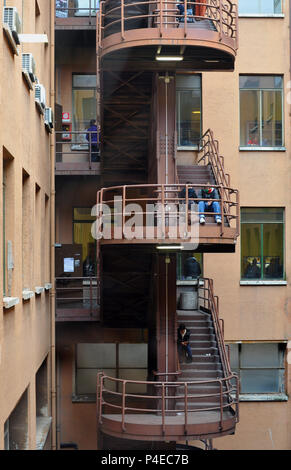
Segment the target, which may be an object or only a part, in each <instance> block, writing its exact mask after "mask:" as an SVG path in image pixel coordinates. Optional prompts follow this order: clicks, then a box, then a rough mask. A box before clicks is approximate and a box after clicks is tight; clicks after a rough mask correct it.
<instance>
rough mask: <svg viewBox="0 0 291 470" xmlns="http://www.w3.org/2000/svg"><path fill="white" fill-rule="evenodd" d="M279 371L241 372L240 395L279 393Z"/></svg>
mask: <svg viewBox="0 0 291 470" xmlns="http://www.w3.org/2000/svg"><path fill="white" fill-rule="evenodd" d="M279 372H280V371H279V370H276V369H273V370H272V369H270V370H258V369H256V370H241V374H240V380H241V393H275V392H281V389H280V385H279V376H280V373H279Z"/></svg>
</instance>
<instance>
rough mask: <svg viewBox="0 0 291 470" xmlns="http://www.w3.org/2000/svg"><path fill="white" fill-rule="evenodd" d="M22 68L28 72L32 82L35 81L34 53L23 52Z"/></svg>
mask: <svg viewBox="0 0 291 470" xmlns="http://www.w3.org/2000/svg"><path fill="white" fill-rule="evenodd" d="M22 70H23V71H24V72H26V73H28V75H29V76H30V79H31V81H32V82H35V60H34V58H33V55H32V54H30V53H25V54H22Z"/></svg>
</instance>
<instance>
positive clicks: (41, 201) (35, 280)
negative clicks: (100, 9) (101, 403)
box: [0, 0, 53, 450]
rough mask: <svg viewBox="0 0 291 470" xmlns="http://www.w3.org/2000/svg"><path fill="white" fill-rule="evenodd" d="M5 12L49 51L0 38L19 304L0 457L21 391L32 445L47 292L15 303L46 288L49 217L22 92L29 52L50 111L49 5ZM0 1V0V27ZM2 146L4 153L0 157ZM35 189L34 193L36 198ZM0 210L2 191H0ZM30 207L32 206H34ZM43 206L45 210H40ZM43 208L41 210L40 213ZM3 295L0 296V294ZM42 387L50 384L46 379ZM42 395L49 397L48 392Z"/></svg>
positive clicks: (11, 312) (35, 115) (4, 317)
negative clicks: (25, 189) (25, 180)
mask: <svg viewBox="0 0 291 470" xmlns="http://www.w3.org/2000/svg"><path fill="white" fill-rule="evenodd" d="M6 5H7V6H15V7H16V8H17V10H18V12H19V14H20V17H21V18H22V28H23V29H22V32H23V33H30V34H33V33H38V34H47V35H48V38H49V45H45V44H43V43H34V44H32V43H29V44H27V43H26V44H21V45H20V46H18V52H19V55H18V56H17V55H14V54H13V53H12V51H11V48H10V47H9V44H8V41H7V39H6V36H5V34H3V33H1V35H0V75H1V88H0V103H1V107H0V120H1V126H0V155H1V157H2V158H1V165H0V167H1V171H0V183H1V188H2V181H3V174H2V173H3V172H2V167H3V157H4V154H5V155H7V152H8V153H9V154H10V156H11V158H12V160H13V161H12V163H11V167H12V172H11V176H10V178H9V187H7V190H6V194H7V211H6V214H5V215H6V220H5V222H6V242H7V240H11V241H12V251H13V258H14V269H13V273H12V284H11V292H10V295H11V296H12V297H16V298H19V304H18V305H16V306H15V307H13V308H11V309H8V310H7V309H4V308H3V302H2V299H3V295H2V296H1V310H0V383H1V387H0V450H1V449H3V446H4V423H5V421H6V420H7V418H8V417H9V415H10V414H11V412H12V411H13V410H14V408H15V406H16V405H17V403H18V401H19V399H20V397H21V396H22V394H23V393H24V391H25V390H28V430H29V436H28V443H29V448H30V449H34V448H35V445H36V405H35V398H36V392H35V376H36V373H37V370H38V369H39V367H40V366H41V364H42V362H43V361H44V359H45V358H46V357H48V363H49V364H48V367H50V328H51V325H50V324H51V318H50V313H51V309H50V293H49V291H45V292H43V293H41V294H40V295H34V297H33V298H31V299H30V300H27V301H23V300H22V290H23V288H24V287H26V288H29V289H30V290H32V291H34V290H35V287H37V286H42V287H44V285H45V283H50V282H51V273H50V261H49V253H50V232H49V227H50V210H49V198H50V195H51V176H50V173H51V167H50V143H51V136H50V134H48V132H47V131H46V129H45V126H44V117H43V116H41V115H40V114H39V112H38V111H37V108H36V105H35V98H34V90H29V88H28V86H27V84H26V81H25V80H24V78H23V76H22V53H23V52H31V53H32V54H33V57H34V59H35V62H36V76H37V78H38V80H39V83H41V84H43V85H44V86H45V89H46V105H47V106H49V107H53V100H52V97H51V86H52V83H51V81H50V80H51V79H50V6H51V2H48V1H47V0H38V5H39V9H40V15H38V16H36V14H35V5H36V2H35V0H26V1H25V2H22V1H21V0H13V1H11V0H8V1H7V2H6ZM2 11H3V1H2V0H1V1H0V24H1V25H2ZM4 147H5V149H6V150H5V151H4ZM23 170H24V171H25V172H26V173H27V174H28V175H29V186H30V187H29V196H28V199H29V204H28V208H29V210H28V212H27V214H26V216H27V217H28V218H29V224H28V225H27V227H28V229H27V230H26V232H25V235H24V236H23V235H22V173H23ZM36 185H37V187H38V188H39V191H38V195H37V197H36V190H35V188H36ZM0 193H1V196H0V197H1V201H0V204H1V208H2V189H1V192H0ZM36 200H37V202H36ZM45 201H47V202H46V204H45ZM45 206H46V209H45ZM0 225H1V229H0V245H1V247H2V243H3V238H2V236H3V228H2V226H3V214H2V210H1V219H0ZM24 244H26V245H27V246H28V250H26V253H27V256H26V258H24V259H23V258H22V251H23V245H24ZM0 263H1V264H0V265H1V269H0V272H1V274H0V277H1V279H0V282H1V288H2V285H3V282H2V276H3V272H2V271H3V270H2V266H3V251H2V248H1V250H0ZM22 264H24V265H25V266H26V269H28V271H29V275H28V278H29V280H30V285H23V284H24V283H23V280H22V269H23V266H22ZM2 293H3V291H2ZM49 387H50V380H49ZM48 394H49V390H48Z"/></svg>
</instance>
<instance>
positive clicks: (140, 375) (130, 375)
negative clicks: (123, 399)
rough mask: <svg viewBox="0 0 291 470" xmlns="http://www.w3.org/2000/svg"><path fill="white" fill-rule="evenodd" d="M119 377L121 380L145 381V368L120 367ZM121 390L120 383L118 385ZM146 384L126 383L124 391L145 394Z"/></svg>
mask: <svg viewBox="0 0 291 470" xmlns="http://www.w3.org/2000/svg"><path fill="white" fill-rule="evenodd" d="M119 378H120V379H123V380H135V381H141V382H145V381H146V380H147V369H120V371H119ZM119 392H122V385H121V384H120V385H119ZM146 392H147V386H146V385H143V384H126V393H133V394H134V393H137V394H138V393H140V394H146Z"/></svg>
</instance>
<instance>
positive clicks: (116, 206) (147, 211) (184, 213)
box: [96, 184, 239, 238]
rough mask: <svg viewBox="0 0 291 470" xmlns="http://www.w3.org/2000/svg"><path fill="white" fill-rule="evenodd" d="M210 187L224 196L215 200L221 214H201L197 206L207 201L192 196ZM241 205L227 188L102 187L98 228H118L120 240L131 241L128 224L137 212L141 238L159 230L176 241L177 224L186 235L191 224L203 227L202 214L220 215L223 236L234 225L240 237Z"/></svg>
mask: <svg viewBox="0 0 291 470" xmlns="http://www.w3.org/2000/svg"><path fill="white" fill-rule="evenodd" d="M209 187H212V188H216V189H217V190H218V193H219V194H220V196H221V198H220V199H213V201H217V202H219V204H220V210H221V212H220V214H219V213H218V214H215V213H214V212H200V213H199V210H198V207H197V203H198V202H199V201H204V200H205V201H206V200H207V199H204V198H202V197H200V198H199V197H197V198H191V197H189V189H191V188H194V189H196V190H197V191H196V193H197V192H198V189H201V188H209ZM182 189H184V190H185V193H184V194H185V196H182V195H181V191H182ZM193 204H194V206H193ZM238 206H239V201H238V191H237V190H235V189H232V188H229V187H226V186H223V185H211V186H210V185H208V184H154V185H150V184H148V185H130V186H115V187H110V188H102V189H101V190H100V191H98V193H97V206H96V207H97V222H98V223H97V224H96V227H101V226H102V227H103V228H105V227H107V229H108V228H109V227H113V226H114V227H115V228H118V233H119V234H120V235H119V237H120V236H121V238H127V236H130V233H129V230H130V228H129V227H128V221H129V220H130V219H131V217H132V212H135V217H136V219H135V227H139V228H140V232H139V235H140V236H139V237H140V238H149V237H148V236H147V234H150V233H151V229H152V228H157V229H158V230H159V234H160V238H174V237H173V236H172V232H171V230H170V226H175V224H176V227H177V228H178V227H180V228H181V230H182V231H183V233H184V232H185V229H186V232H187V230H188V227H189V225H188V224H189V223H192V224H195V223H196V224H197V225H199V218H198V214H201V215H202V214H206V215H210V216H211V215H212V216H215V215H220V216H221V224H220V235H219V236H220V237H222V236H223V235H224V233H225V231H226V229H227V228H230V227H231V224H232V225H233V227H231V228H232V229H233V231H234V233H233V237H234V238H236V237H237V236H238V233H239V215H238ZM195 216H197V217H195ZM193 217H194V218H193ZM183 221H184V225H183ZM206 225H207V224H206ZM180 235H181V233H180ZM96 238H98V236H96ZM133 238H134V237H133ZM178 238H179V237H178Z"/></svg>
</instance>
